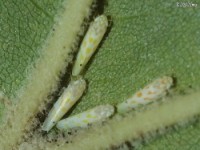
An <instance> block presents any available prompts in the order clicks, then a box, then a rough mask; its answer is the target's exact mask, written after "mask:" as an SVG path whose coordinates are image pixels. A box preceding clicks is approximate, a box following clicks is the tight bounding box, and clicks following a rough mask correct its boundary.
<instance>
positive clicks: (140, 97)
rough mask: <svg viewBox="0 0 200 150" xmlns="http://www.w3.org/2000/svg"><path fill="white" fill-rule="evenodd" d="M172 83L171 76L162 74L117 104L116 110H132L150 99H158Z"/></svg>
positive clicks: (150, 100) (121, 111) (122, 111)
mask: <svg viewBox="0 0 200 150" xmlns="http://www.w3.org/2000/svg"><path fill="white" fill-rule="evenodd" d="M172 85H173V79H172V78H171V77H167V76H164V77H162V78H159V79H156V80H155V81H153V82H152V83H150V84H149V85H147V86H146V87H144V88H143V89H141V90H140V91H138V92H136V93H135V94H134V95H133V96H131V97H130V98H129V99H127V100H126V101H124V102H122V103H120V104H118V105H117V111H118V112H119V113H124V112H128V111H130V110H132V109H133V108H135V107H137V106H138V105H140V104H143V105H145V104H148V103H150V102H152V101H155V100H158V99H160V98H162V97H164V96H165V95H166V93H167V91H168V90H169V88H170V87H171V86H172Z"/></svg>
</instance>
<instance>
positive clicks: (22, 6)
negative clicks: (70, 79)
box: [0, 0, 200, 150]
mask: <svg viewBox="0 0 200 150" xmlns="http://www.w3.org/2000/svg"><path fill="white" fill-rule="evenodd" d="M60 3H61V0H60V1H50V0H46V1H42V2H39V1H38V2H37V3H36V2H35V1H34V0H32V1H26V2H24V1H16V2H15V1H11V0H9V1H4V0H3V1H1V2H0V8H1V9H0V10H1V13H0V16H1V17H0V18H1V20H0V26H1V30H0V33H1V34H0V35H1V36H0V46H1V50H0V56H2V57H1V60H0V69H1V70H2V72H1V74H0V85H1V86H0V90H1V91H3V93H4V94H5V95H6V96H7V97H14V96H15V94H16V92H17V91H18V89H19V88H20V87H21V86H22V85H23V84H25V83H24V82H25V79H26V76H27V74H28V71H29V66H31V65H32V64H33V63H34V62H35V60H36V59H37V58H38V57H39V56H40V51H39V47H41V45H42V44H43V43H44V41H45V39H46V37H47V34H48V32H49V31H50V29H51V27H52V24H53V18H54V14H55V12H56V10H57V9H58V8H57V6H59V4H60ZM104 11H105V12H104V13H105V14H106V15H108V16H110V22H111V23H110V26H109V30H108V32H107V35H106V36H105V38H104V40H103V41H102V43H101V45H100V47H99V49H98V51H97V53H96V54H95V55H94V57H93V58H92V60H91V61H90V62H89V64H88V66H87V68H86V70H85V72H84V78H85V79H86V80H87V81H88V89H87V92H86V93H85V95H84V96H83V98H82V99H81V101H80V102H79V103H78V105H77V106H76V108H75V109H74V110H73V112H72V114H75V113H79V112H81V111H84V110H86V109H88V108H92V107H94V106H96V105H99V104H107V103H110V104H114V105H115V104H117V103H118V102H121V101H123V100H125V99H127V98H128V97H129V96H130V95H131V94H133V92H135V91H136V90H138V89H140V88H142V87H143V86H144V85H145V84H147V83H149V82H150V81H151V80H153V79H155V78H157V77H161V76H163V75H170V76H173V77H175V78H176V79H177V84H176V90H177V91H178V92H180V91H187V90H188V88H191V87H192V88H197V89H198V88H199V84H200V80H199V76H200V72H199V70H198V67H199V56H200V52H199V49H200V46H199V44H198V41H200V32H199V23H200V20H199V14H200V12H199V9H198V8H192V7H187V8H180V7H177V1H175V0H170V1H168V2H166V1H164V0H162V1H158V0H156V1H151V0H150V1H132V0H124V1H123V2H122V1H119V0H117V1H116V0H109V1H108V2H107V5H106V6H105V10H104ZM72 15H73V14H72ZM24 70H25V71H24ZM1 106H3V104H1ZM0 108H1V107H0ZM2 108H3V107H2ZM199 128H200V125H199V123H198V122H197V123H196V124H193V125H191V126H189V127H187V128H185V129H179V130H173V132H172V131H171V132H170V133H169V134H166V135H164V136H160V137H158V138H157V139H156V140H154V141H152V142H150V143H148V144H145V145H141V146H140V147H139V148H138V149H140V148H141V149H145V148H146V149H188V150H189V149H197V147H198V145H199V144H198V143H199V142H198V141H199V139H200V137H199V135H198V131H200V130H199Z"/></svg>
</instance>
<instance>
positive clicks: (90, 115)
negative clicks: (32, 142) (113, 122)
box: [57, 105, 114, 130]
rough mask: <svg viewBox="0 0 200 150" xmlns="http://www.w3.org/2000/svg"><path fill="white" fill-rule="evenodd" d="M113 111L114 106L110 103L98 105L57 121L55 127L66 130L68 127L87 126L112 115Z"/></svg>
mask: <svg viewBox="0 0 200 150" xmlns="http://www.w3.org/2000/svg"><path fill="white" fill-rule="evenodd" d="M113 113H114V107H113V106H112V105H100V106H97V107H94V108H93V109H90V110H88V111H85V112H83V113H80V114H77V115H74V116H72V117H69V118H66V119H63V120H61V121H59V122H58V124H57V128H58V129H60V130H67V129H70V128H77V127H87V126H88V125H89V124H92V123H94V122H99V121H103V120H105V119H106V118H108V117H110V116H111V115H113Z"/></svg>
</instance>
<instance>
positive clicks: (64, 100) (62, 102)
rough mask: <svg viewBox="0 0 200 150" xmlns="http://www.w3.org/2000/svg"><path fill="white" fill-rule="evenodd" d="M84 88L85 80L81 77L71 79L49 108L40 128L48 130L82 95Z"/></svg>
mask: <svg viewBox="0 0 200 150" xmlns="http://www.w3.org/2000/svg"><path fill="white" fill-rule="evenodd" d="M85 88H86V82H85V80H83V79H82V78H80V79H78V80H76V81H71V82H70V83H69V86H68V87H67V88H66V89H65V90H64V92H63V93H62V95H61V96H60V97H59V99H58V100H57V101H56V103H55V104H54V106H53V108H52V109H51V111H50V113H49V115H48V117H47V119H46V120H45V122H44V124H43V126H42V130H44V131H49V130H50V129H51V128H52V127H53V126H54V125H55V124H56V123H57V122H58V121H59V120H60V119H61V118H62V117H63V116H64V115H65V114H66V113H67V111H68V110H69V109H70V108H71V107H72V106H73V105H74V104H75V103H76V101H77V100H78V99H79V98H80V97H81V96H82V94H83V92H84V90H85Z"/></svg>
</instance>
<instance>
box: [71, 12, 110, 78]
mask: <svg viewBox="0 0 200 150" xmlns="http://www.w3.org/2000/svg"><path fill="white" fill-rule="evenodd" d="M107 26H108V20H107V17H106V16H104V15H101V16H99V17H97V18H96V19H95V20H94V22H92V23H91V25H90V27H89V29H88V31H87V33H86V35H85V37H84V39H83V41H82V44H81V46H80V50H79V52H78V55H77V58H76V61H75V64H74V67H73V70H72V75H73V76H77V75H79V74H80V73H81V71H82V69H83V68H84V67H85V65H86V64H87V62H88V61H89V59H90V58H91V56H92V54H93V53H94V52H95V50H96V48H97V46H98V45H99V43H100V42H101V40H102V38H103V35H104V34H105V32H106V29H107Z"/></svg>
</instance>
